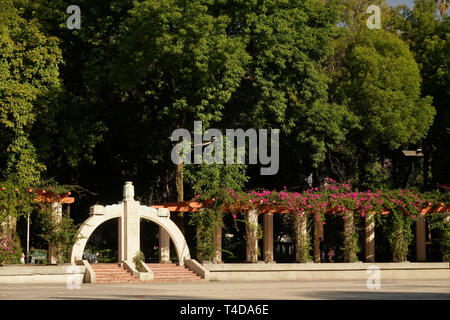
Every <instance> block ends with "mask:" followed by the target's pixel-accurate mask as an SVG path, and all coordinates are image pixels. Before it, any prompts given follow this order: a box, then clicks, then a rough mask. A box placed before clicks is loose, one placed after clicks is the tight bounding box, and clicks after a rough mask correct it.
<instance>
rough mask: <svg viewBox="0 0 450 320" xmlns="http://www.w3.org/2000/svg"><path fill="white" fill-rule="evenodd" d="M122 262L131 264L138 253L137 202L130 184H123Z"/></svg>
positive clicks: (138, 224)
mask: <svg viewBox="0 0 450 320" xmlns="http://www.w3.org/2000/svg"><path fill="white" fill-rule="evenodd" d="M123 196H124V199H123V208H124V210H123V245H124V246H123V250H122V253H123V260H127V261H128V262H129V263H131V264H132V263H133V258H134V257H135V256H136V254H138V253H139V251H140V218H139V202H138V201H135V200H134V187H133V184H132V182H125V186H124V188H123Z"/></svg>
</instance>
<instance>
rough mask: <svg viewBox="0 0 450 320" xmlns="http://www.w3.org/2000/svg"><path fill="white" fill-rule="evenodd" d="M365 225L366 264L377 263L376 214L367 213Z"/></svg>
mask: <svg viewBox="0 0 450 320" xmlns="http://www.w3.org/2000/svg"><path fill="white" fill-rule="evenodd" d="M364 224H365V256H366V262H375V213H374V212H367V213H366V215H365V219H364Z"/></svg>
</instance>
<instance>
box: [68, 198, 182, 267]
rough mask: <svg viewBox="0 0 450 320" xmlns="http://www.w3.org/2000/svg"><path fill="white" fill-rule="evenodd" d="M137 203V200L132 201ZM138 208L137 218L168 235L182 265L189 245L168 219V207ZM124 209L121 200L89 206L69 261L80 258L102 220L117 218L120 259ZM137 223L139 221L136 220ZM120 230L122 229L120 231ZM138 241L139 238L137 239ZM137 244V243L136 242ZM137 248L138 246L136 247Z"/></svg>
mask: <svg viewBox="0 0 450 320" xmlns="http://www.w3.org/2000/svg"><path fill="white" fill-rule="evenodd" d="M134 203H136V204H138V202H134ZM137 207H138V208H137V209H138V217H139V220H140V219H141V218H142V219H147V220H150V221H152V222H154V223H156V224H157V225H158V226H160V227H162V228H163V229H164V230H165V231H166V232H167V233H168V235H169V237H170V239H171V240H172V242H173V244H174V247H175V250H176V252H177V256H178V261H179V264H180V265H184V262H185V261H186V260H188V259H190V253H189V247H188V245H187V242H186V239H185V238H184V236H183V233H182V232H181V230H180V229H179V228H178V227H177V225H176V224H175V223H174V222H173V221H172V220H170V213H169V210H168V209H159V210H156V209H154V208H152V207H147V206H139V205H138V206H137ZM124 210H125V206H124V203H123V202H120V203H119V204H117V205H112V206H106V207H103V206H101V205H95V206H93V207H91V211H90V215H91V216H90V217H89V218H88V219H87V220H86V221H85V222H84V223H83V224H82V225H81V226H80V228H79V229H78V236H79V237H78V240H77V242H76V243H75V245H74V246H73V247H72V251H71V253H70V262H72V263H74V262H75V261H77V260H82V258H83V252H84V248H85V247H86V244H87V242H88V240H89V237H90V236H91V235H92V234H93V232H94V231H95V230H96V229H97V228H98V227H99V226H100V225H101V224H102V223H104V222H106V221H108V220H111V219H114V218H119V248H118V249H119V260H120V259H121V258H120V256H121V254H120V252H121V251H123V250H124V243H125V241H124V239H123V237H125V235H124V232H123V229H124V228H123V224H124V216H125V215H124ZM138 223H139V222H138ZM121 230H122V231H121ZM137 241H138V242H139V239H137ZM137 245H138V246H139V243H137ZM137 250H139V248H137Z"/></svg>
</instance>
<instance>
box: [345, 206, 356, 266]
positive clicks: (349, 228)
mask: <svg viewBox="0 0 450 320" xmlns="http://www.w3.org/2000/svg"><path fill="white" fill-rule="evenodd" d="M354 232H355V217H354V215H353V212H350V213H348V214H347V215H346V216H345V220H344V238H345V241H349V242H350V241H351V242H352V241H353V233H354ZM353 254H354V253H353V252H346V253H345V254H344V261H345V262H351V260H352V255H353Z"/></svg>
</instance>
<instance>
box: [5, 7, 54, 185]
mask: <svg viewBox="0 0 450 320" xmlns="http://www.w3.org/2000/svg"><path fill="white" fill-rule="evenodd" d="M0 18H1V19H0V20H1V21H2V23H1V25H0V107H1V108H0V132H1V134H0V148H1V150H2V153H1V154H0V161H1V167H2V168H3V169H4V170H5V172H6V173H7V174H14V175H16V176H17V177H18V178H19V179H20V180H22V181H24V182H28V183H33V182H36V181H37V180H38V179H39V176H40V173H41V172H42V171H43V170H44V169H45V166H44V164H43V163H42V162H41V161H40V159H39V156H38V154H37V152H36V148H35V146H34V144H33V142H32V141H31V139H30V134H31V131H32V129H33V126H34V124H35V122H36V119H37V118H38V117H39V116H41V115H42V114H45V113H46V112H48V111H49V109H50V108H49V106H48V103H51V102H50V101H51V99H52V97H54V96H55V94H57V92H58V91H59V90H60V86H61V84H60V79H59V69H58V67H59V65H60V63H61V51H60V49H59V48H58V41H57V39H56V38H53V37H47V36H46V35H44V34H43V33H42V32H40V30H39V28H38V25H39V24H38V22H37V21H36V20H33V19H32V20H29V21H28V20H26V19H24V18H22V17H21V16H20V14H19V11H18V10H17V8H16V7H15V6H14V3H13V1H11V0H6V1H2V2H1V4H0Z"/></svg>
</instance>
